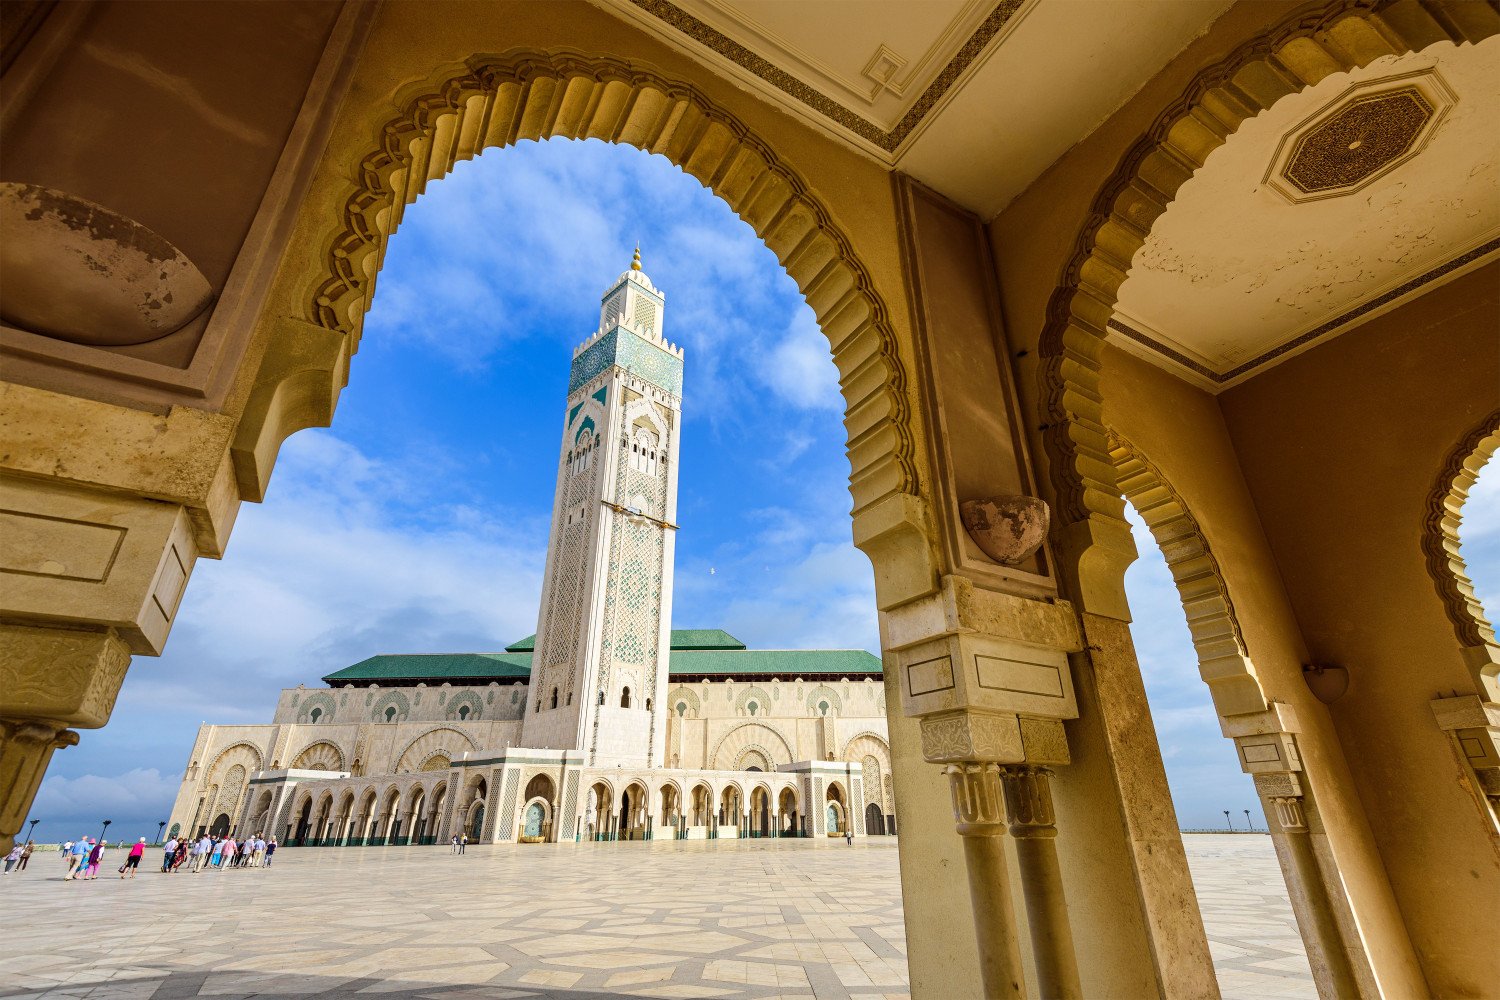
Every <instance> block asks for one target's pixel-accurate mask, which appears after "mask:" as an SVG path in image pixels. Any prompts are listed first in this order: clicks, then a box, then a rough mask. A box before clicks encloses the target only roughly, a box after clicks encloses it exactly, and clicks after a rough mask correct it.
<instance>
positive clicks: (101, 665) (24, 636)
mask: <svg viewBox="0 0 1500 1000" xmlns="http://www.w3.org/2000/svg"><path fill="white" fill-rule="evenodd" d="M129 664H130V651H129V650H128V649H127V648H126V646H125V643H124V642H123V641H121V639H120V638H119V636H118V635H117V634H116V633H115V632H114V631H113V630H110V631H103V632H73V631H68V630H66V629H51V628H39V627H35V626H30V625H0V691H3V692H5V708H4V712H5V714H4V716H3V717H0V726H3V730H0V847H3V849H4V851H7V852H8V851H9V850H10V848H11V844H12V841H13V838H14V837H15V835H16V834H17V832H19V831H20V829H21V826H22V824H24V823H25V821H26V814H27V813H28V812H30V811H31V803H32V800H33V799H34V798H36V792H37V788H38V787H39V786H40V785H41V783H42V776H43V775H44V774H45V773H46V770H47V763H48V762H49V761H50V760H51V759H52V752H53V751H54V750H56V749H58V748H60V747H69V746H74V745H75V744H77V742H78V734H77V733H74V732H71V731H70V730H69V728H68V727H70V726H78V727H80V728H85V729H97V728H98V727H100V726H102V725H104V723H105V720H107V719H108V718H109V713H110V710H111V709H112V708H114V704H115V695H116V694H117V693H118V692H119V690H120V682H121V681H122V680H124V678H125V668H126V667H127V666H129Z"/></svg>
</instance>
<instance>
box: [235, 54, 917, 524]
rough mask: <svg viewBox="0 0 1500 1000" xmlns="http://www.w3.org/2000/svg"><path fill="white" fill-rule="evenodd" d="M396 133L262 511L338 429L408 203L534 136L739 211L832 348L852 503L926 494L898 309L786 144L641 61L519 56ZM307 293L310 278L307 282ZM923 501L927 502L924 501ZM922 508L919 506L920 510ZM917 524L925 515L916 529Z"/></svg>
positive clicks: (324, 292)
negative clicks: (587, 142) (339, 401)
mask: <svg viewBox="0 0 1500 1000" xmlns="http://www.w3.org/2000/svg"><path fill="white" fill-rule="evenodd" d="M396 104H397V106H398V107H399V108H401V113H400V114H399V115H398V116H397V117H395V118H391V119H387V120H384V121H381V120H378V119H377V118H376V109H375V108H374V107H373V106H372V107H371V109H369V110H368V111H367V112H366V113H365V118H364V121H363V123H362V124H361V126H360V127H368V128H369V129H370V133H369V134H370V135H371V144H370V147H368V148H369V150H370V151H369V152H368V153H366V154H365V155H364V156H363V157H362V158H360V160H359V162H358V165H357V167H356V169H354V170H353V171H351V175H352V176H353V178H354V179H355V183H354V184H353V185H351V186H350V187H349V188H348V189H347V191H348V193H347V195H345V196H344V197H343V200H342V202H341V212H340V216H339V218H338V219H337V220H336V221H334V222H333V223H332V225H331V226H330V227H329V229H328V230H326V233H327V235H326V237H325V238H324V239H323V240H322V241H321V245H322V246H323V247H324V252H323V259H322V262H321V264H320V266H318V267H317V268H316V269H312V270H309V269H303V274H304V275H316V277H310V278H308V280H309V281H310V285H309V287H307V288H306V291H305V297H304V299H303V301H304V302H305V309H306V313H305V322H306V324H308V325H310V326H311V327H312V328H318V329H321V330H324V331H327V332H328V333H329V334H330V336H327V337H322V338H316V337H314V338H309V337H307V336H305V334H306V332H307V326H302V327H300V328H298V329H296V330H292V329H290V328H288V329H287V330H285V332H284V333H280V332H279V333H278V334H276V335H278V336H286V337H289V338H292V339H293V340H296V341H298V342H297V343H293V342H292V340H289V341H288V342H287V343H286V344H285V345H279V346H275V347H273V348H272V350H271V352H270V354H268V357H270V356H272V355H275V356H284V357H285V358H286V359H294V360H292V361H290V362H289V363H275V362H267V363H263V365H262V367H261V369H260V371H259V373H258V375H257V379H256V384H255V387H254V389H253V390H252V394H251V397H250V399H249V400H248V402H247V406H246V410H245V416H244V418H243V420H242V421H241V423H240V426H239V429H238V432H237V435H236V439H235V442H234V446H233V449H232V455H233V460H234V464H235V468H236V472H237V475H238V479H239V482H240V483H241V485H242V489H243V491H244V492H246V494H247V499H254V500H260V499H262V498H263V496H264V492H265V485H266V483H267V481H268V479H269V476H270V471H271V465H272V464H273V463H274V460H275V456H276V453H277V451H278V450H279V448H280V446H281V442H282V441H284V440H285V439H286V438H287V437H288V436H290V435H291V434H292V433H294V432H296V431H297V430H300V429H302V428H305V427H312V426H325V425H327V424H328V422H329V421H330V420H331V419H332V414H333V407H334V404H335V401H336V395H337V387H338V386H339V385H340V384H341V382H342V376H343V374H344V372H345V370H346V368H345V366H346V365H347V361H348V357H349V356H350V355H352V354H353V353H355V352H356V351H357V350H358V341H359V336H360V332H361V329H362V327H363V316H364V312H365V310H366V309H368V308H369V305H370V302H371V299H372V296H373V291H374V285H375V277H376V275H377V273H378V272H379V270H380V266H381V260H382V257H383V254H384V251H385V247H386V243H387V240H388V239H389V237H390V236H391V234H393V233H394V232H395V231H396V229H397V227H398V226H399V225H400V222H401V217H402V214H403V213H404V211H405V208H406V206H407V205H408V204H410V203H412V202H414V201H415V200H416V199H417V197H418V196H419V195H420V194H421V193H422V191H423V190H424V189H425V187H426V185H427V184H428V182H430V181H433V180H437V179H440V178H442V177H443V176H444V175H446V174H447V173H448V172H449V171H450V170H451V169H452V168H453V166H454V164H456V163H457V162H458V161H460V160H464V159H469V158H472V157H473V156H475V155H477V154H478V153H480V152H482V151H484V150H485V149H490V148H494V147H501V146H508V145H511V144H514V143H516V142H518V141H520V140H523V139H547V138H554V137H565V138H574V139H586V138H593V139H601V140H604V141H607V142H616V143H622V144H626V145H633V146H636V147H638V148H640V149H642V150H645V151H647V152H651V153H659V154H661V155H663V156H665V157H667V158H668V159H669V160H671V161H672V162H673V163H675V164H676V165H678V166H679V167H681V168H682V169H683V170H684V171H686V172H687V173H689V174H690V175H692V176H693V177H695V178H696V179H698V180H699V181H700V182H702V183H703V184H704V185H705V186H706V187H708V188H709V189H710V190H712V191H713V192H714V193H715V194H717V195H718V196H720V197H721V198H723V199H724V200H725V201H726V202H727V203H728V204H729V205H730V207H731V208H732V209H733V210H734V212H735V213H736V214H737V215H738V216H739V217H740V218H742V219H744V220H745V221H746V222H747V223H748V224H749V225H750V226H751V227H752V228H753V229H754V230H755V232H756V234H757V235H758V236H759V237H760V238H761V239H762V241H764V242H765V244H766V245H767V247H769V248H770V249H771V250H772V252H774V253H775V254H776V256H777V258H778V260H780V261H781V263H782V266H783V267H785V268H786V270H787V273H788V274H789V275H790V276H791V277H792V279H793V280H794V281H796V282H797V286H798V288H799V289H801V291H802V294H803V296H804V297H805V298H806V300H807V302H808V304H809V306H811V308H812V309H813V312H814V313H815V315H816V316H817V319H818V324H819V326H820V328H821V329H822V330H823V332H824V333H825V335H826V336H827V337H828V340H829V344H830V349H831V351H832V354H833V359H834V362H835V364H836V365H837V367H838V369H839V382H840V387H841V390H842V392H843V395H844V399H845V426H846V428H847V431H848V456H849V461H850V466H851V471H850V492H851V493H852V495H853V498H854V512H855V514H856V515H858V514H859V513H860V512H862V511H865V510H867V509H869V508H871V507H873V506H874V505H875V504H877V503H879V502H880V501H882V500H887V499H890V498H892V497H894V496H896V495H898V494H907V495H914V494H916V493H917V492H918V485H917V483H918V472H917V465H918V459H917V457H916V455H917V448H916V444H915V437H914V431H913V424H914V417H913V415H912V412H911V407H910V402H909V391H908V385H909V379H908V374H907V365H906V364H905V363H904V362H903V360H902V357H901V352H900V348H899V346H898V344H897V341H896V337H895V333H894V330H893V328H892V326H891V323H890V319H889V316H888V310H887V308H886V306H885V304H884V302H883V301H882V299H881V297H880V296H879V295H878V294H877V293H876V292H875V290H874V282H873V279H872V278H871V276H870V274H869V272H868V270H867V268H866V266H865V265H864V263H863V262H862V260H861V259H860V257H859V255H858V254H857V253H856V252H855V250H854V248H853V245H852V243H851V241H850V240H849V238H848V237H847V236H846V235H845V234H844V232H843V231H842V230H841V229H840V228H839V227H838V226H837V225H836V224H835V223H834V222H833V219H832V216H831V214H830V213H829V211H828V210H827V208H826V207H825V206H824V205H823V203H822V202H821V200H820V199H819V198H818V197H817V196H816V195H815V194H814V193H813V192H812V191H811V190H810V189H809V187H808V185H807V183H806V182H805V181H804V180H803V179H802V178H801V177H800V176H799V175H798V174H797V173H796V171H794V170H793V169H792V167H791V166H789V165H788V164H787V163H785V162H784V161H783V160H782V159H781V158H780V157H779V156H778V155H777V154H776V153H775V152H774V151H773V149H772V148H771V146H770V144H768V143H767V142H765V141H764V140H763V139H761V138H760V137H758V136H756V135H755V134H754V133H753V132H752V131H751V130H750V128H749V127H748V126H746V125H745V124H744V123H743V122H741V121H739V120H738V119H737V118H735V117H734V116H733V115H731V114H730V113H729V112H728V111H726V110H724V109H723V108H720V107H719V106H717V105H716V104H715V103H714V102H712V101H711V100H710V99H709V98H708V97H707V96H706V95H704V94H703V93H701V92H700V91H699V90H698V89H697V88H695V87H693V86H692V85H690V84H687V83H684V82H681V81H676V80H671V79H668V78H665V77H663V76H660V75H659V74H656V73H654V72H651V71H650V70H647V69H645V68H643V67H641V66H639V65H638V64H634V63H627V62H625V61H623V60H620V59H615V58H612V57H608V56H586V55H582V54H579V53H572V52H551V53H540V52H530V51H517V52H512V53H508V54H505V55H502V56H499V57H486V58H479V57H476V58H474V59H471V60H469V61H468V63H467V64H463V65H450V66H449V67H446V68H444V69H441V70H439V71H437V72H435V73H433V74H432V75H430V76H429V77H428V79H427V82H426V83H424V84H420V85H414V86H412V87H408V88H405V89H404V91H403V92H402V93H401V94H399V95H396ZM294 280H302V279H294ZM912 498H913V499H914V496H913V497H912ZM907 506H908V507H909V506H910V505H907ZM908 519H909V518H908Z"/></svg>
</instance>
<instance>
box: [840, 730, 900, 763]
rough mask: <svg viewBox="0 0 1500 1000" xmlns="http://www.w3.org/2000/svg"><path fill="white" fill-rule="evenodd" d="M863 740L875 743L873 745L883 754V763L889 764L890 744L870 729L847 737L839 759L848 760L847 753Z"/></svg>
mask: <svg viewBox="0 0 1500 1000" xmlns="http://www.w3.org/2000/svg"><path fill="white" fill-rule="evenodd" d="M865 738H869V739H871V740H873V741H875V743H876V744H877V745H878V746H879V747H880V749H881V751H883V752H884V753H885V762H886V763H887V764H889V763H890V759H891V744H890V743H889V741H887V740H886V738H885V737H884V736H881V735H880V734H879V733H877V732H875V731H873V730H870V729H863V730H860V731H859V732H857V733H855V734H854V735H853V736H851V737H849V739H847V740H845V741H844V750H843V752H842V753H840V754H839V759H840V760H849V751H850V750H851V749H853V748H854V745H855V744H856V743H858V742H859V741H860V740H862V739H865Z"/></svg>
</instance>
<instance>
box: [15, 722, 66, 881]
mask: <svg viewBox="0 0 1500 1000" xmlns="http://www.w3.org/2000/svg"><path fill="white" fill-rule="evenodd" d="M77 743H78V734H77V733H75V732H73V731H72V730H71V729H68V728H67V727H66V726H65V725H63V724H61V723H57V722H50V721H46V720H39V719H0V852H9V851H10V849H11V846H12V845H13V843H14V842H15V837H16V834H17V833H19V832H20V830H21V827H22V825H23V824H24V823H25V822H26V813H27V811H28V810H29V809H30V808H31V800H32V799H33V798H35V796H36V790H37V788H38V787H39V786H40V785H41V783H42V775H44V774H46V773H47V763H48V761H50V760H51V759H52V751H54V750H58V749H61V748H62V747H70V746H74V745H76V744H77Z"/></svg>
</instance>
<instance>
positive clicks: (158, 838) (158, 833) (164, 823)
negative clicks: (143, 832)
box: [156, 820, 167, 847]
mask: <svg viewBox="0 0 1500 1000" xmlns="http://www.w3.org/2000/svg"><path fill="white" fill-rule="evenodd" d="M166 828H167V821H166V820H162V821H161V822H160V823H158V824H156V844H157V846H158V847H160V846H161V833H162V831H163V830H165V829H166Z"/></svg>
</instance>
